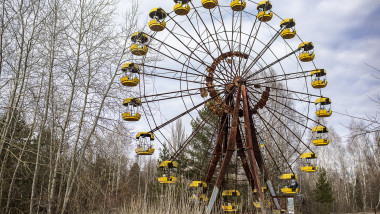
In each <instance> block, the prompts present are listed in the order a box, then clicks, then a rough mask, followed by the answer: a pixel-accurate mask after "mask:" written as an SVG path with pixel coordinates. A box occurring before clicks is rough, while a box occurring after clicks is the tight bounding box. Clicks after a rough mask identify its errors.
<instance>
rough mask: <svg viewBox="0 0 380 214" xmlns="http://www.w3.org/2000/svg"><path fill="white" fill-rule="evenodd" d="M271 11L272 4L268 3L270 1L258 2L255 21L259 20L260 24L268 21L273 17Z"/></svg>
mask: <svg viewBox="0 0 380 214" xmlns="http://www.w3.org/2000/svg"><path fill="white" fill-rule="evenodd" d="M271 9H272V3H270V1H260V2H259V3H258V4H257V11H258V13H257V19H259V20H260V21H262V22H268V21H270V20H271V19H272V17H273V13H272V11H271Z"/></svg>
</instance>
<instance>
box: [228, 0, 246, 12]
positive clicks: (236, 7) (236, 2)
mask: <svg viewBox="0 0 380 214" xmlns="http://www.w3.org/2000/svg"><path fill="white" fill-rule="evenodd" d="M246 6H247V3H246V2H245V0H232V1H231V3H230V7H231V9H232V10H233V11H243V10H244V8H245V7H246Z"/></svg>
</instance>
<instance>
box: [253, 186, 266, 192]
mask: <svg viewBox="0 0 380 214" xmlns="http://www.w3.org/2000/svg"><path fill="white" fill-rule="evenodd" d="M266 190H267V187H261V191H262V192H265V191H266ZM253 192H254V193H256V192H257V189H256V188H255V189H253Z"/></svg>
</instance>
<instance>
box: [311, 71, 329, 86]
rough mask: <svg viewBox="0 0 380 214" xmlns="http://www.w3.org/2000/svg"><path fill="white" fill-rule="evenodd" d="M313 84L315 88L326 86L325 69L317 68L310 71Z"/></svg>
mask: <svg viewBox="0 0 380 214" xmlns="http://www.w3.org/2000/svg"><path fill="white" fill-rule="evenodd" d="M310 76H311V86H312V87H313V88H324V87H326V85H327V80H326V71H325V69H316V70H313V71H312V72H311V73H310Z"/></svg>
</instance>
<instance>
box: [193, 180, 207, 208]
mask: <svg viewBox="0 0 380 214" xmlns="http://www.w3.org/2000/svg"><path fill="white" fill-rule="evenodd" d="M189 189H190V198H189V200H190V202H191V203H199V202H206V201H207V200H208V198H207V195H206V194H205V192H206V190H207V184H206V183H205V182H203V181H192V182H191V183H190V185H189Z"/></svg>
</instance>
